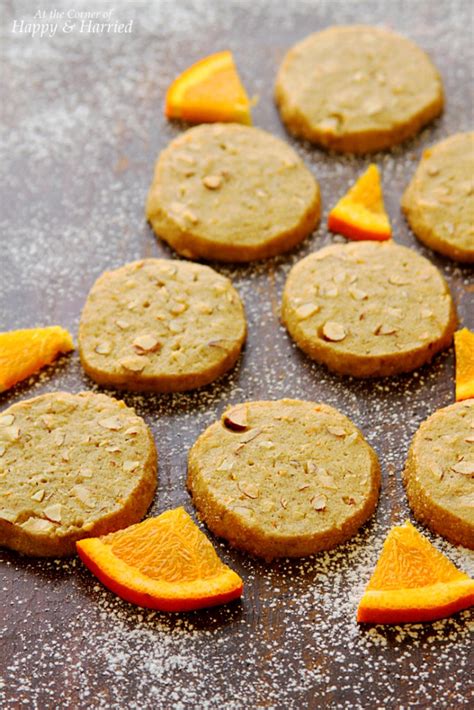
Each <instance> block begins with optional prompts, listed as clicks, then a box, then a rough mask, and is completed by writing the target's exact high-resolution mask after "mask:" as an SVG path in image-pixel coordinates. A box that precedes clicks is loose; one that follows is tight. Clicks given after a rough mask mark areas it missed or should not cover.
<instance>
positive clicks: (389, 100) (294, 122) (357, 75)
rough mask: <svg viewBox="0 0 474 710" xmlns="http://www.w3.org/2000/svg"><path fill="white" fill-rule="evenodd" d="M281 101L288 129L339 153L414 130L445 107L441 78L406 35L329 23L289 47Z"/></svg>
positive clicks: (390, 141) (278, 90)
mask: <svg viewBox="0 0 474 710" xmlns="http://www.w3.org/2000/svg"><path fill="white" fill-rule="evenodd" d="M275 99H276V102H277V104H278V106H279V109H280V113H281V117H282V119H283V121H284V122H285V124H286V126H287V128H288V130H289V131H290V132H291V133H293V134H295V135H296V136H301V137H303V138H307V139H308V140H310V141H313V142H314V143H318V144H319V145H322V146H324V147H325V148H330V149H333V150H337V151H342V152H349V153H365V152H368V151H375V150H381V149H383V148H389V147H390V146H392V145H395V144H397V143H400V142H401V141H403V140H405V139H406V138H408V137H410V136H413V135H415V133H417V132H418V131H419V130H420V128H421V127H422V126H424V125H425V124H426V123H428V122H429V121H431V120H432V119H433V118H435V117H436V116H438V115H439V114H440V113H441V111H442V109H443V87H442V83H441V79H440V77H439V74H438V72H437V71H436V69H435V67H434V66H433V64H432V63H431V61H430V59H429V58H428V56H427V55H426V54H425V52H423V50H421V49H420V48H419V47H417V46H416V45H415V44H414V43H413V42H410V41H409V40H408V39H406V38H405V37H400V36H399V35H397V34H394V33H393V32H388V31H387V30H382V29H379V28H377V27H368V26H364V25H351V26H347V27H342V26H341V27H330V28H329V29H326V30H323V31H322V32H317V33H315V34H312V35H310V36H309V37H306V39H304V40H302V41H301V42H299V43H298V44H296V45H295V46H294V47H292V49H290V50H289V51H288V53H287V54H286V56H285V58H284V59H283V62H282V64H281V66H280V69H279V72H278V76H277V81H276V86H275Z"/></svg>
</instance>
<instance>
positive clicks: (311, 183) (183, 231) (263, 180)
mask: <svg viewBox="0 0 474 710" xmlns="http://www.w3.org/2000/svg"><path fill="white" fill-rule="evenodd" d="M146 215H147V218H148V220H149V221H150V223H151V226H152V227H153V229H154V231H155V233H156V234H157V235H158V236H159V237H161V238H162V239H164V240H165V241H166V242H168V244H170V246H172V247H173V249H175V250H176V251H177V252H178V253H179V254H182V255H183V256H185V257H188V258H191V259H197V258H204V259H217V260H220V261H240V262H244V261H251V260H253V259H262V258H264V257H268V256H273V255H275V254H280V253H281V252H284V251H287V250H288V249H291V248H292V247H294V246H295V245H296V244H298V243H299V242H300V241H301V240H302V239H304V238H305V237H306V236H307V235H308V234H310V233H311V232H312V231H313V229H314V228H315V227H316V225H317V223H318V222H319V216H320V197H319V187H318V184H317V182H316V180H315V179H314V178H313V176H312V174H311V173H310V171H309V170H308V169H307V168H306V167H305V165H304V164H303V162H302V161H301V159H300V158H299V157H298V155H297V154H296V153H295V151H294V150H293V149H292V148H290V146H289V145H287V144H286V143H284V142H283V141H281V140H280V139H279V138H275V136H272V135H271V134H270V133H266V132H265V131H262V130H260V129H258V128H251V127H249V126H242V125H238V124H219V123H217V124H204V125H201V126H197V127H195V128H191V129H190V130H188V131H186V132H185V133H183V134H182V135H180V136H178V137H177V138H175V139H174V140H173V141H172V142H171V143H170V145H169V146H168V147H167V148H166V149H165V150H164V151H163V152H162V153H161V154H160V156H159V158H158V162H157V164H156V168H155V175H154V178H153V183H152V185H151V187H150V191H149V193H148V199H147V204H146Z"/></svg>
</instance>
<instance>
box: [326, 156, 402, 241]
mask: <svg viewBox="0 0 474 710" xmlns="http://www.w3.org/2000/svg"><path fill="white" fill-rule="evenodd" d="M328 228H329V229H330V230H331V232H337V233H338V234H342V235H343V236H345V237H347V238H348V239H355V240H364V239H373V240H376V241H384V240H386V239H390V238H391V236H392V230H391V227H390V222H389V219H388V215H387V213H386V211H385V207H384V202H383V194H382V185H381V181H380V173H379V170H378V168H377V166H376V165H375V164H371V165H369V167H368V168H367V170H366V171H365V173H363V175H361V176H360V177H359V178H358V180H357V181H356V182H355V183H354V185H353V186H352V187H351V188H350V190H349V191H348V192H347V193H346V194H345V195H344V197H342V198H341V199H340V200H339V202H338V203H337V204H336V206H335V207H334V208H333V209H332V210H331V212H330V213H329V216H328Z"/></svg>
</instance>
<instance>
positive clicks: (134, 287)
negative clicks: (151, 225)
mask: <svg viewBox="0 0 474 710" xmlns="http://www.w3.org/2000/svg"><path fill="white" fill-rule="evenodd" d="M245 336H246V321H245V313H244V308H243V306H242V302H241V300H240V298H239V296H238V294H237V291H236V290H235V289H234V287H233V286H232V284H231V282H230V281H229V279H227V278H225V277H224V276H221V275H220V274H218V273H217V272H216V271H214V269H211V268H209V267H208V266H201V265H200V264H191V263H188V262H183V261H172V260H169V259H144V260H143V261H135V262H133V263H131V264H126V265H125V266H122V267H121V268H119V269H116V270H115V271H107V272H105V273H104V274H102V276H100V277H99V278H98V279H97V281H96V282H95V284H94V286H93V287H92V290H91V292H90V293H89V296H88V298H87V301H86V304H85V306H84V309H83V311H82V315H81V322H80V325H79V352H80V356H81V362H82V366H83V367H84V370H85V371H86V372H87V374H88V375H89V376H90V377H92V379H93V380H95V381H96V382H99V383H100V384H103V385H111V386H113V387H117V388H120V389H127V390H136V391H140V390H146V391H152V392H181V391H184V390H189V389H193V388H195V387H201V386H202V385H206V384H208V383H209V382H212V381H213V380H215V379H216V378H217V377H219V376H220V375H222V374H223V373H224V372H227V370H229V369H230V368H231V367H233V365H234V364H235V363H236V361H237V360H238V358H239V355H240V351H241V348H242V345H243V343H244V341H245Z"/></svg>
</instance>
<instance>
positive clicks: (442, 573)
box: [357, 521, 474, 624]
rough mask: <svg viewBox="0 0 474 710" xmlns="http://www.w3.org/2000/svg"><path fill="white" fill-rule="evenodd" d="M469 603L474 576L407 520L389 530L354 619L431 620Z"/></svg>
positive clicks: (472, 599)
mask: <svg viewBox="0 0 474 710" xmlns="http://www.w3.org/2000/svg"><path fill="white" fill-rule="evenodd" d="M473 604H474V580H472V579H471V578H470V577H469V575H467V574H465V573H464V572H461V570H459V569H458V568H457V567H455V565H453V563H452V562H450V560H448V558H447V557H445V555H443V554H442V553H441V552H439V551H438V550H437V549H436V548H435V547H434V546H433V545H432V544H431V543H430V542H429V540H427V538H426V537H424V536H423V535H421V534H420V533H419V532H418V531H417V529H416V528H415V527H414V526H413V525H412V524H411V523H409V522H408V521H407V522H406V523H405V524H404V525H398V526H395V527H393V528H392V529H391V530H390V532H389V533H388V535H387V538H386V540H385V542H384V544H383V549H382V553H381V555H380V557H379V560H378V562H377V565H376V567H375V570H374V572H373V574H372V577H371V578H370V581H369V583H368V585H367V587H366V590H365V592H364V595H363V597H362V599H361V601H360V604H359V608H358V610H357V621H359V622H369V623H375V624H399V623H403V622H409V621H412V622H420V621H433V620H435V619H442V618H444V617H446V616H450V615H451V614H454V613H455V612H457V611H461V610H462V609H468V608H469V607H470V606H472V605H473Z"/></svg>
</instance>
